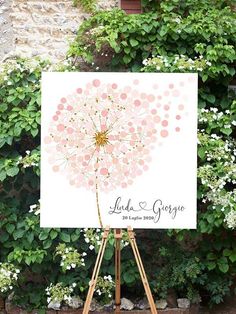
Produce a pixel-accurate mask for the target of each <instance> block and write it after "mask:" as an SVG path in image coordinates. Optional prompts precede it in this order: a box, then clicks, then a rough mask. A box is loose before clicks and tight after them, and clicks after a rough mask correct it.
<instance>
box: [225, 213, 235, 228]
mask: <svg viewBox="0 0 236 314" xmlns="http://www.w3.org/2000/svg"><path fill="white" fill-rule="evenodd" d="M224 221H225V222H226V224H227V227H228V228H229V229H235V228H236V210H231V211H230V212H229V213H228V214H226V215H225V220H224Z"/></svg>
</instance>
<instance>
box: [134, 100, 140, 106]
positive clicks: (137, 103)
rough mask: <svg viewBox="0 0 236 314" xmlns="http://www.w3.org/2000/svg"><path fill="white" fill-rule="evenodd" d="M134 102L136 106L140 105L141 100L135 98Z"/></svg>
mask: <svg viewBox="0 0 236 314" xmlns="http://www.w3.org/2000/svg"><path fill="white" fill-rule="evenodd" d="M134 104H135V106H136V107H138V106H140V105H141V101H140V100H139V99H135V101H134Z"/></svg>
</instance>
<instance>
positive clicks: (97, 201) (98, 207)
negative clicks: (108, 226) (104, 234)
mask: <svg viewBox="0 0 236 314" xmlns="http://www.w3.org/2000/svg"><path fill="white" fill-rule="evenodd" d="M96 204H97V211H98V219H99V223H100V226H101V228H103V223H102V216H101V211H100V206H99V197H98V185H97V183H96Z"/></svg>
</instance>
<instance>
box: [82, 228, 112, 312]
mask: <svg viewBox="0 0 236 314" xmlns="http://www.w3.org/2000/svg"><path fill="white" fill-rule="evenodd" d="M109 232H110V227H106V228H105V230H104V234H103V238H102V243H101V246H100V248H99V252H98V256H97V260H96V264H95V267H94V270H93V275H92V279H91V281H90V284H89V290H88V294H87V298H86V301H85V304H84V309H83V314H88V313H89V310H90V305H91V301H92V298H93V294H94V290H95V287H96V283H97V279H98V274H99V271H100V268H101V264H102V259H103V255H104V252H105V248H106V245H107V237H108V235H109Z"/></svg>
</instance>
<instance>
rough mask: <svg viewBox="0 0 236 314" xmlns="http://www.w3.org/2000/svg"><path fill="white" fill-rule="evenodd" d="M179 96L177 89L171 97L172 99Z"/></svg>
mask: <svg viewBox="0 0 236 314" xmlns="http://www.w3.org/2000/svg"><path fill="white" fill-rule="evenodd" d="M179 94H180V93H179V91H178V90H177V89H176V90H174V91H173V92H172V95H173V96H174V97H178V96H179Z"/></svg>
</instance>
